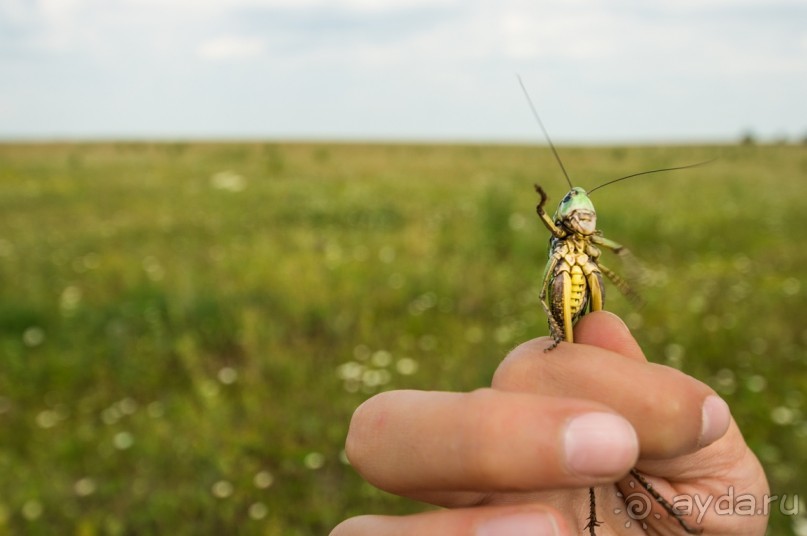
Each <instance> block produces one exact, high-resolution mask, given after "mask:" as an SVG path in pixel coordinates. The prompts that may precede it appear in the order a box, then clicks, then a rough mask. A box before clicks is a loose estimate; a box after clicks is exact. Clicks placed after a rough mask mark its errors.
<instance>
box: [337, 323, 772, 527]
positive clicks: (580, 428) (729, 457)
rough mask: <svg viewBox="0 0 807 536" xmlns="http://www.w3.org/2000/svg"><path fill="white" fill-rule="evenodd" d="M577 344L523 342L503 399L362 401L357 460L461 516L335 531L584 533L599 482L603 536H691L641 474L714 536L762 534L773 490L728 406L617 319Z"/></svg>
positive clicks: (501, 379) (389, 396)
mask: <svg viewBox="0 0 807 536" xmlns="http://www.w3.org/2000/svg"><path fill="white" fill-rule="evenodd" d="M575 340H576V341H577V343H576V344H566V343H562V344H561V345H560V346H558V347H557V348H556V349H554V350H552V351H551V352H548V353H545V352H544V349H545V348H546V347H547V346H548V345H549V343H550V342H551V341H550V340H549V339H548V338H541V339H535V340H532V341H529V342H526V343H524V344H522V345H520V346H519V347H517V348H515V349H514V350H513V351H512V352H510V354H509V355H508V356H507V357H506V358H505V359H504V361H503V362H502V363H501V365H500V366H499V368H498V369H497V371H496V373H495V375H494V378H493V382H492V388H490V389H480V390H477V391H473V392H470V393H446V392H425V391H390V392H386V393H382V394H380V395H377V396H375V397H373V398H371V399H369V400H367V401H366V402H365V403H364V404H362V405H361V406H360V407H359V408H358V409H357V410H356V412H355V414H354V416H353V420H352V421H351V425H350V431H349V433H348V438H347V445H346V452H347V455H348V458H349V459H350V461H351V464H352V465H353V466H354V467H355V468H356V470H357V471H359V473H360V474H362V476H364V477H365V478H366V479H367V480H368V481H369V482H370V483H372V484H374V485H376V486H377V487H379V488H381V489H384V490H387V491H390V492H392V493H396V494H398V495H402V496H406V497H410V498H413V499H417V500H420V501H424V502H427V503H430V504H433V505H438V506H442V507H445V508H447V509H444V510H437V511H431V512H426V513H421V514H415V515H410V516H402V517H394V516H377V515H368V516H359V517H355V518H351V519H348V520H346V521H344V522H342V523H341V524H340V525H339V526H337V527H336V528H335V529H334V530H333V531H332V532H331V536H364V535H374V536H392V535H420V534H423V535H447V536H453V535H457V536H460V535H463V536H464V535H477V536H490V535H499V536H510V535H518V536H528V535H550V534H551V535H577V534H581V533H582V532H583V531H584V527H585V525H586V524H587V523H588V517H589V495H588V488H589V487H594V488H595V493H596V497H597V516H598V518H599V520H600V521H601V522H602V525H601V526H599V527H598V528H597V534H598V535H600V536H605V535H608V534H643V533H653V534H683V530H682V529H681V527H680V526H679V525H678V524H677V523H676V521H675V520H674V519H672V518H671V517H670V516H669V515H668V514H667V513H666V512H665V511H664V509H663V508H662V507H661V506H660V505H659V504H658V503H656V502H655V501H654V500H653V499H652V497H650V496H649V495H648V494H647V492H646V491H645V490H644V489H643V488H642V487H641V486H640V485H639V484H638V482H636V481H635V479H633V477H631V476H630V475H629V474H628V472H629V470H630V469H631V468H633V467H634V466H635V467H636V468H637V469H638V471H639V472H640V473H641V474H642V475H644V476H645V478H646V479H647V480H648V481H649V482H650V483H651V484H652V486H653V488H654V489H655V490H656V491H658V492H659V493H660V494H661V495H662V496H663V497H665V498H666V499H667V500H668V501H669V502H671V503H672V504H673V505H674V506H678V507H681V508H685V509H686V508H688V509H689V513H688V515H685V516H683V517H684V519H685V521H686V522H687V524H688V525H689V526H691V527H694V528H697V529H700V530H702V531H703V532H702V533H703V534H704V535H705V536H706V535H718V534H726V535H728V534H731V535H762V534H764V532H765V527H766V525H767V507H768V504H767V503H766V502H765V498H766V497H767V494H768V493H769V491H768V484H767V481H766V479H765V475H764V472H763V470H762V468H761V466H760V464H759V462H758V461H757V459H756V457H755V456H754V455H753V453H752V452H751V451H750V450H749V448H748V446H747V445H746V444H745V441H744V440H743V438H742V435H741V434H740V431H739V429H738V428H737V425H736V423H735V422H734V421H733V419H732V418H731V415H730V413H729V409H728V407H727V406H726V404H725V403H724V402H723V401H722V400H721V399H720V398H718V397H717V395H715V393H714V392H713V391H712V390H711V389H710V388H709V387H708V386H706V385H705V384H703V383H701V382H699V381H698V380H696V379H694V378H692V377H689V376H686V375H685V374H683V373H681V372H679V371H677V370H675V369H672V368H669V367H666V366H662V365H657V364H653V363H648V362H647V360H646V358H645V357H644V354H643V353H642V351H641V349H640V348H639V346H638V344H637V343H636V341H635V340H634V339H633V337H632V336H631V334H630V332H629V331H628V329H627V327H626V326H625V325H624V324H623V323H622V321H621V320H619V318H618V317H616V316H615V315H613V314H611V313H606V312H594V313H591V314H589V315H586V316H584V317H583V318H582V319H581V320H580V322H579V323H578V325H577V326H576V328H575ZM726 497H731V500H732V501H734V502H733V503H730V502H729V500H728V499H726ZM741 500H742V501H743V502H742V504H741V503H740V501H741ZM720 501H722V502H720ZM718 503H719V504H720V508H718V507H717V506H718Z"/></svg>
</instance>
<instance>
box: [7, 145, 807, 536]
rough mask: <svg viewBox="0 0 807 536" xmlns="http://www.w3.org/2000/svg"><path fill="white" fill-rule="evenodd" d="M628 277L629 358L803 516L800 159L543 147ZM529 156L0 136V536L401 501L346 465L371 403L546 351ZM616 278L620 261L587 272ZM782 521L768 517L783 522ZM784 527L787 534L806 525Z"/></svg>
mask: <svg viewBox="0 0 807 536" xmlns="http://www.w3.org/2000/svg"><path fill="white" fill-rule="evenodd" d="M560 151H561V154H562V156H563V158H564V162H565V165H566V167H567V169H568V170H569V171H570V174H571V175H572V177H573V180H574V181H575V182H576V183H577V184H578V185H580V186H584V187H588V188H591V187H593V186H595V185H597V184H599V183H601V182H604V181H605V180H607V179H610V178H614V177H619V176H622V175H627V174H629V173H632V172H636V171H642V170H647V169H652V168H656V167H666V166H671V165H682V164H688V163H693V162H698V161H702V160H708V159H711V158H714V157H719V159H718V160H717V161H715V162H714V163H712V164H710V165H708V166H705V167H701V168H697V169H692V170H686V171H680V172H675V173H669V174H662V175H651V176H647V177H643V178H639V179H636V180H634V181H630V182H624V183H621V184H619V185H614V186H611V187H609V188H606V189H603V190H601V191H598V192H597V193H596V194H594V196H593V198H594V201H595V204H596V206H597V209H598V214H599V227H600V228H601V229H602V230H603V231H604V233H605V235H606V236H608V237H609V238H612V239H614V240H617V241H619V242H622V243H623V244H625V245H627V246H628V247H630V248H631V249H632V250H633V251H634V253H635V254H636V256H637V257H639V258H640V259H641V261H642V263H643V265H644V267H645V268H646V271H647V275H648V277H647V283H646V285H645V286H644V288H643V291H642V293H643V296H644V298H645V301H646V304H645V306H644V307H643V308H642V309H641V310H638V311H637V310H634V309H632V308H631V306H630V305H629V304H628V303H627V301H626V300H624V299H623V298H621V297H620V296H618V293H617V292H615V291H613V289H611V290H612V292H611V293H610V296H611V298H609V299H610V302H609V308H611V309H613V310H614V311H616V312H618V313H620V314H621V315H623V316H624V317H625V318H626V319H627V321H628V323H629V325H630V326H631V327H632V328H633V329H634V331H635V334H636V336H637V338H638V339H639V341H640V342H641V344H642V345H643V347H644V349H645V351H646V353H647V355H648V356H649V357H650V359H652V360H654V361H657V362H661V363H667V364H669V365H672V366H675V367H679V368H681V369H683V370H685V371H687V372H688V373H690V374H693V375H695V376H696V377H698V378H701V379H702V380H704V381H706V382H708V383H709V384H710V385H712V386H713V387H714V388H715V389H716V390H717V391H718V392H719V393H721V395H722V396H723V397H724V398H725V399H726V400H727V401H728V402H729V404H730V405H731V406H732V410H733V414H734V416H735V418H736V419H737V421H738V422H739V423H740V426H741V428H742V429H743V431H744V433H745V435H746V438H747V440H748V442H749V443H750V445H751V446H752V447H753V449H754V450H755V452H756V453H757V454H758V455H759V457H760V458H761V460H762V461H763V463H764V464H765V466H766V469H767V473H768V476H769V479H770V482H771V486H772V490H773V493H775V494H778V495H780V496H782V495H787V497H788V502H787V504H786V506H787V507H790V508H791V510H793V509H795V507H793V503H792V501H793V495H794V494H799V496H800V499H801V504H800V506H799V505H798V504H797V506H799V510H800V515H801V516H802V517H799V516H798V515H794V514H792V512H791V513H790V514H789V513H788V512H785V513H784V514H779V513H775V514H774V516H773V518H772V521H771V526H772V530H771V534H790V533H794V532H796V531H797V530H804V528H803V527H804V524H805V523H807V521H806V520H807V517H805V516H807V512H805V506H804V501H805V500H807V485H805V482H807V400H806V399H805V390H807V367H806V366H805V365H807V322H805V318H807V316H806V315H807V312H806V311H807V277H806V276H807V241H806V240H805V238H806V237H807V231H806V230H807V147H805V146H736V147H731V146H699V147H684V146H674V147H614V148H611V147H600V148H587V147H561V148H560ZM534 182H540V183H541V184H542V185H543V186H544V187H545V188H546V189H547V191H548V192H549V194H550V202H549V204H550V205H551V206H553V207H554V206H555V203H557V201H558V199H559V198H560V196H562V195H563V194H564V193H565V191H566V188H565V187H564V182H563V179H562V175H561V174H560V172H559V170H558V168H557V165H556V164H555V162H554V161H553V159H552V157H551V154H550V153H549V151H548V150H547V149H546V148H542V147H527V146H482V145H479V146H475V145H468V146H455V145H361V144H345V145H339V144H283V143H254V144H240V143H233V144H199V143H193V144H185V143H175V144H168V143H166V144H148V143H117V144H116V143H109V144H5V145H0V281H2V284H0V354H1V355H0V534H33V535H37V534H71V533H72V534H78V535H81V536H91V535H95V534H138V535H139V534H166V533H169V534H176V535H184V534H225V533H228V534H236V533H237V534H270V535H284V536H285V535H319V534H327V532H328V530H329V529H330V528H331V527H332V526H333V525H335V524H336V523H337V522H338V521H340V520H341V519H343V518H345V517H347V516H349V515H353V514H358V513H367V512H379V513H380V512H388V513H393V512H399V513H400V512H412V511H417V510H418V509H420V508H421V506H420V505H418V504H414V503H410V502H408V501H403V500H399V499H396V498H394V497H392V496H390V495H387V494H385V493H382V492H380V491H377V490H375V489H373V488H372V487H370V486H369V485H367V484H365V483H363V482H362V481H361V480H360V479H359V478H358V477H357V476H356V475H355V474H354V472H353V471H352V469H351V468H350V467H349V466H348V465H347V464H346V462H345V461H344V454H343V452H342V448H343V443H344V436H345V433H346V429H347V424H348V421H349V418H350V415H351V413H352V410H353V409H354V408H355V407H356V406H357V405H358V404H359V403H360V402H361V401H362V400H364V399H365V398H367V397H368V396H370V395H371V394H373V393H376V392H379V391H381V390H387V389H397V388H419V389H451V390H469V389H474V388H476V387H480V386H484V385H486V384H488V382H489V380H490V377H491V374H492V372H493V371H494V369H495V368H496V366H497V363H498V361H499V360H500V359H501V358H502V357H503V356H504V355H505V353H506V352H507V351H508V349H509V348H511V347H513V346H514V345H516V344H518V343H519V342H521V341H524V340H527V339H530V338H533V337H536V336H540V335H545V334H546V332H547V329H546V321H545V318H544V317H543V314H542V312H541V309H540V305H539V304H538V285H539V278H540V275H541V271H542V269H543V265H544V262H545V254H546V253H545V251H546V241H547V231H546V229H545V228H544V227H543V226H542V225H541V224H540V222H539V220H538V219H537V217H536V216H535V214H534V206H535V202H536V197H537V196H536V195H535V193H534V191H533V189H532V184H533V183H534ZM610 264H611V265H613V267H615V268H617V269H619V268H620V267H619V265H618V262H616V261H613V260H612V261H611V262H610ZM776 504H777V503H775V505H776ZM801 534H805V532H801Z"/></svg>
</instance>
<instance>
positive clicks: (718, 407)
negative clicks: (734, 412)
mask: <svg viewBox="0 0 807 536" xmlns="http://www.w3.org/2000/svg"><path fill="white" fill-rule="evenodd" d="M701 414H702V417H701V435H700V438H698V446H699V447H705V446H707V445H711V444H712V443H714V442H715V441H717V440H718V439H720V438H721V437H723V435H724V434H725V433H726V431H727V430H728V429H729V424H731V410H730V409H729V405H728V404H726V402H725V401H724V400H723V399H722V398H720V397H719V396H717V395H710V396H707V397H706V400H704V401H703V406H702V408H701Z"/></svg>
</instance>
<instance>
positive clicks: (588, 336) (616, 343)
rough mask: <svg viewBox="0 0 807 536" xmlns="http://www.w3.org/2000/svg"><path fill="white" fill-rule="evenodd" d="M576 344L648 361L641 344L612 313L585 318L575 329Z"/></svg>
mask: <svg viewBox="0 0 807 536" xmlns="http://www.w3.org/2000/svg"><path fill="white" fill-rule="evenodd" d="M574 337H575V342H578V343H581V344H588V345H591V346H597V347H599V348H603V349H605V350H610V351H612V352H616V353H618V354H621V355H624V356H625V357H630V358H632V359H637V360H641V361H647V358H645V355H644V352H642V349H641V348H640V347H639V343H637V342H636V339H634V338H633V335H632V334H631V332H630V329H629V328H628V326H627V325H626V324H625V322H624V321H623V320H622V319H621V318H620V317H619V316H617V315H615V314H614V313H612V312H610V311H594V312H592V313H589V314H587V315H585V316H583V317H582V318H581V319H580V321H579V322H578V323H577V325H576V326H575V328H574Z"/></svg>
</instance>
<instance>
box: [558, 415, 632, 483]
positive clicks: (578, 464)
mask: <svg viewBox="0 0 807 536" xmlns="http://www.w3.org/2000/svg"><path fill="white" fill-rule="evenodd" d="M564 447H565V451H566V466H567V467H568V468H569V470H570V471H572V472H574V473H577V474H580V475H587V476H597V477H599V476H614V475H620V474H622V473H624V472H626V471H627V470H628V469H630V468H631V467H632V466H633V464H634V463H635V462H636V458H637V457H638V455H639V439H638V438H637V437H636V432H635V431H634V429H633V426H631V425H630V423H629V422H628V421H627V420H625V419H624V418H623V417H620V416H619V415H615V414H613V413H585V414H583V415H579V416H577V417H575V418H574V419H572V420H571V421H570V422H569V424H567V425H566V433H565V437H564Z"/></svg>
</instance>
